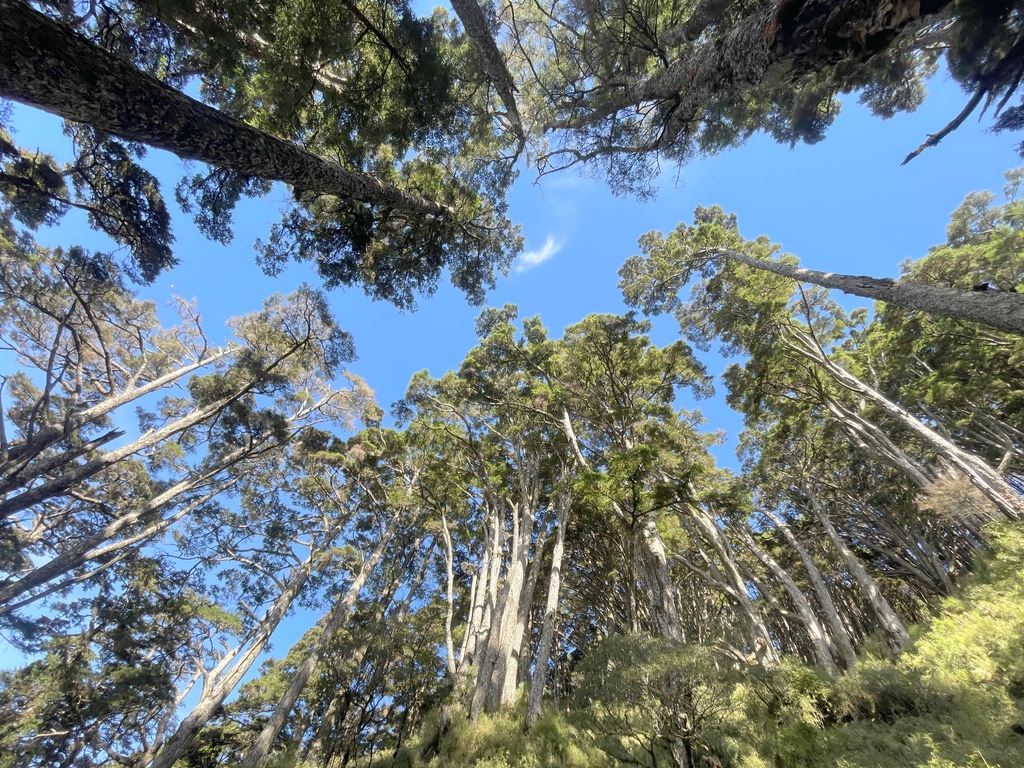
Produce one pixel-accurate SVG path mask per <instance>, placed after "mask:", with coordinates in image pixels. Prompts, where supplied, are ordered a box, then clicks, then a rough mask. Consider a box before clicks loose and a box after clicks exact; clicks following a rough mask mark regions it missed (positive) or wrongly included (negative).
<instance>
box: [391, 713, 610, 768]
mask: <svg viewBox="0 0 1024 768" xmlns="http://www.w3.org/2000/svg"><path fill="white" fill-rule="evenodd" d="M524 705H525V701H523V700H522V698H520V700H519V701H518V702H517V704H516V705H515V706H514V707H511V708H509V709H506V710H504V711H502V712H500V713H497V714H494V715H482V716H481V717H480V718H478V719H477V720H476V721H475V722H470V721H469V720H468V719H467V718H466V717H465V714H464V713H458V714H457V715H456V716H455V717H454V718H453V719H452V722H451V725H450V727H449V730H448V731H447V733H446V734H445V736H444V737H443V739H442V740H441V742H440V744H439V746H438V748H437V751H436V754H428V752H430V751H429V750H425V749H424V747H425V746H426V745H427V744H429V742H430V741H431V737H432V736H433V734H436V729H437V716H438V713H437V712H434V713H432V714H431V715H430V716H428V718H427V719H426V721H425V722H424V726H423V731H422V733H421V735H420V736H419V738H418V740H417V742H416V743H415V744H413V745H412V746H410V747H409V748H408V749H406V750H404V751H403V752H402V753H401V754H400V756H399V757H398V758H396V759H395V760H394V762H392V763H391V766H392V768H406V766H408V768H444V766H449V765H475V766H478V767H481V768H482V767H483V766H486V767H487V768H591V767H592V768H606V767H607V768H611V767H612V766H613V765H614V763H613V762H612V761H611V760H610V759H609V758H608V757H607V756H606V755H605V754H604V753H602V752H601V751H600V750H599V749H598V748H597V747H596V746H595V745H594V744H593V742H592V741H591V739H590V737H589V735H588V734H587V733H586V731H584V730H582V729H580V728H579V727H578V726H576V725H574V724H573V723H571V722H570V720H569V719H567V718H566V717H565V716H564V715H562V714H560V713H558V712H556V711H554V710H552V709H547V710H545V711H544V713H543V714H542V715H541V717H540V719H538V720H537V721H536V722H535V723H534V724H533V726H532V727H531V728H530V730H529V731H528V732H525V733H524V732H523V714H524V712H525V706H524ZM374 764H377V763H376V761H375V763H374ZM385 765H386V764H385Z"/></svg>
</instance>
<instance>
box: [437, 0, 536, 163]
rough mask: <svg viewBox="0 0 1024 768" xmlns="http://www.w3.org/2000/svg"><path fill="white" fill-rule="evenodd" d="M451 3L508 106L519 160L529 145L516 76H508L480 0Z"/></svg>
mask: <svg viewBox="0 0 1024 768" xmlns="http://www.w3.org/2000/svg"><path fill="white" fill-rule="evenodd" d="M451 3H452V9H454V11H455V13H456V14H457V15H458V17H459V21H461V22H462V26H463V28H464V29H465V30H466V35H467V36H468V37H469V39H470V41H471V42H472V43H473V47H474V48H476V50H477V53H478V54H480V59H481V62H482V64H483V68H484V74H486V75H487V79H488V80H490V81H491V83H492V84H493V85H494V89H495V90H496V91H497V92H498V96H500V97H501V103H502V104H504V105H505V112H506V114H505V117H506V119H507V120H508V122H509V124H510V125H511V127H512V134H513V135H514V136H515V137H516V141H517V142H518V144H517V146H518V149H517V150H516V155H517V156H518V155H519V153H520V152H521V151H522V149H523V145H524V144H525V143H526V137H525V135H524V133H523V120H522V118H521V117H520V116H519V107H518V106H517V105H516V97H515V91H516V86H515V83H513V82H512V76H511V75H510V74H509V72H508V67H507V66H505V59H504V57H503V56H502V55H501V51H500V50H499V49H498V45H497V43H496V42H495V41H494V36H493V35H492V34H491V27H490V24H488V23H487V17H486V16H484V12H483V10H482V9H481V8H480V5H479V3H477V1H476V0H451Z"/></svg>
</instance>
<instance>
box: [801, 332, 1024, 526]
mask: <svg viewBox="0 0 1024 768" xmlns="http://www.w3.org/2000/svg"><path fill="white" fill-rule="evenodd" d="M789 335H790V337H791V338H792V339H793V340H794V341H795V343H794V344H793V349H794V350H795V351H797V352H798V353H799V354H801V355H803V356H804V357H806V358H807V359H809V360H811V361H813V362H814V363H816V364H818V365H819V366H821V367H822V368H823V369H825V371H826V372H828V373H829V374H831V376H832V377H833V378H834V379H835V380H836V381H837V382H839V383H840V384H842V385H843V386H845V387H847V388H848V389H850V390H851V391H853V392H856V393H857V394H859V395H861V396H862V397H864V398H865V399H866V400H868V401H869V402H871V403H873V404H874V405H876V406H878V407H879V408H880V409H881V410H883V411H884V412H886V413H888V414H889V415H890V416H893V417H895V418H896V420H897V421H898V422H899V423H900V424H901V425H903V426H904V427H906V428H907V429H908V430H910V432H911V433H912V434H914V435H915V436H916V437H917V438H918V439H919V440H921V442H923V443H924V444H925V445H927V446H928V447H930V448H932V449H934V450H935V451H936V452H937V453H938V454H939V455H940V456H942V457H943V458H945V459H946V461H948V462H949V463H950V464H952V465H953V466H954V467H956V468H957V469H959V470H960V471H961V472H963V473H964V474H965V475H967V477H969V478H970V480H971V482H972V483H974V485H975V486H977V488H978V490H980V491H981V492H982V493H984V494H985V495H986V496H987V497H988V498H989V499H991V500H992V502H993V503H995V505H996V506H997V507H998V508H999V511H1000V512H1002V513H1003V515H1004V516H1005V517H1006V518H1007V519H1008V520H1019V519H1020V518H1021V517H1022V516H1024V500H1022V499H1021V496H1020V494H1019V493H1017V491H1015V490H1014V489H1013V488H1012V487H1011V486H1010V484H1009V483H1007V482H1006V480H1004V479H1003V478H1002V476H1001V475H1000V474H999V473H998V472H997V471H996V470H994V469H992V467H990V466H989V465H988V464H986V463H985V462H984V461H983V460H982V459H981V458H979V457H978V456H975V455H974V454H972V453H968V452H967V451H965V450H963V449H962V448H960V447H959V446H958V445H956V443H954V442H953V441H952V440H949V439H947V438H945V437H943V436H942V435H940V434H939V433H938V432H936V431H935V430H934V429H931V428H930V427H928V426H927V425H926V424H923V423H922V422H921V421H920V420H919V419H917V418H915V417H914V416H913V414H911V413H909V412H908V411H906V410H905V409H903V408H902V407H900V406H899V405H897V404H896V403H894V402H893V401H891V400H890V399H889V398H887V397H886V396H885V395H883V394H882V393H881V392H879V391H878V390H876V389H874V388H873V387H871V386H870V385H868V384H866V383H864V382H863V381H861V380H860V379H858V378H857V377H856V376H854V375H853V374H852V373H850V372H849V371H847V370H846V369H845V368H843V367H842V366H841V365H837V364H836V363H834V362H832V361H831V360H830V359H829V357H828V355H826V354H825V353H824V351H823V350H822V349H821V347H819V346H818V344H817V342H815V340H814V339H812V338H811V337H809V336H808V335H807V334H805V333H803V332H801V331H792V330H791V331H790V332H789Z"/></svg>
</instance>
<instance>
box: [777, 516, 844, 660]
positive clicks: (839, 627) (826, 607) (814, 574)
mask: <svg viewBox="0 0 1024 768" xmlns="http://www.w3.org/2000/svg"><path fill="white" fill-rule="evenodd" d="M768 517H770V518H771V520H772V522H773V523H775V527H776V528H777V529H778V530H780V531H782V535H783V537H785V539H786V542H787V543H788V544H789V546H791V547H792V548H793V549H794V550H796V553H797V555H799V557H800V562H802V563H803V564H804V569H805V570H806V571H807V579H808V580H809V581H810V582H811V589H812V590H813V591H814V596H815V597H816V598H817V599H818V605H819V606H820V607H821V610H822V612H823V613H824V614H825V620H826V621H827V622H828V626H829V631H830V633H831V635H832V642H833V643H835V647H836V651H837V653H838V654H839V657H840V659H841V660H842V662H843V666H844V667H845V668H846V669H853V666H854V665H855V664H856V663H857V652H856V651H855V650H854V649H853V641H852V640H851V639H850V633H849V632H848V631H847V629H846V624H845V623H844V622H843V620H842V618H841V617H840V616H839V609H838V608H836V604H835V603H834V602H833V600H832V595H831V594H829V591H828V587H826V586H825V580H824V579H823V578H822V577H821V571H819V570H818V566H817V565H815V563H814V560H813V559H811V555H810V553H809V552H808V551H807V549H806V548H804V546H803V545H802V544H801V543H800V542H799V541H798V540H797V538H796V536H794V535H793V531H791V530H790V528H789V526H788V525H786V523H785V522H783V520H782V519H781V518H778V517H776V516H775V515H772V514H770V513H769V514H768Z"/></svg>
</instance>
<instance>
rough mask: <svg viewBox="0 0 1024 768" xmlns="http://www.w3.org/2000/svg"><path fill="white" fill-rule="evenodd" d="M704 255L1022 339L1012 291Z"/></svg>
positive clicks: (720, 251) (1018, 302)
mask: <svg viewBox="0 0 1024 768" xmlns="http://www.w3.org/2000/svg"><path fill="white" fill-rule="evenodd" d="M703 253H704V255H707V256H719V257H724V258H727V259H732V260H733V261H739V262H741V263H743V264H746V265H747V266H749V267H753V268H754V269H763V270H765V271H766V272H772V273H774V274H776V275H782V276H783V277H791V278H793V279H794V280H799V281H800V282H804V283H814V284H815V285H820V286H822V287H823V288H835V289H836V290H840V291H842V292H843V293H850V294H853V295H854V296H863V297H864V298H867V299H875V300H877V301H884V302H886V303H887V304H895V305H897V306H900V307H906V308H908V309H916V310H920V311H922V312H928V313H930V314H933V315H939V316H941V317H950V318H953V319H955V320H967V321H969V322H972V323H981V324H982V325H987V326H989V327H991V328H996V329H998V330H1000V331H1006V332H1007V333H1013V334H1017V335H1024V295H1021V294H1019V293H1013V292H1012V291H963V290H957V289H955V288H946V287H943V286H938V285H925V284H924V283H912V282H907V281H903V280H892V279H890V278H876V277H866V276H864V275H843V274H836V273H834V272H818V271H817V270H813V269H804V268H803V267H798V266H794V265H793V264H783V263H781V262H778V261H766V260H764V259H756V258H753V257H751V256H747V255H746V254H743V253H739V252H738V251H733V250H729V249H726V248H712V249H708V250H706V251H704V252H703Z"/></svg>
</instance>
